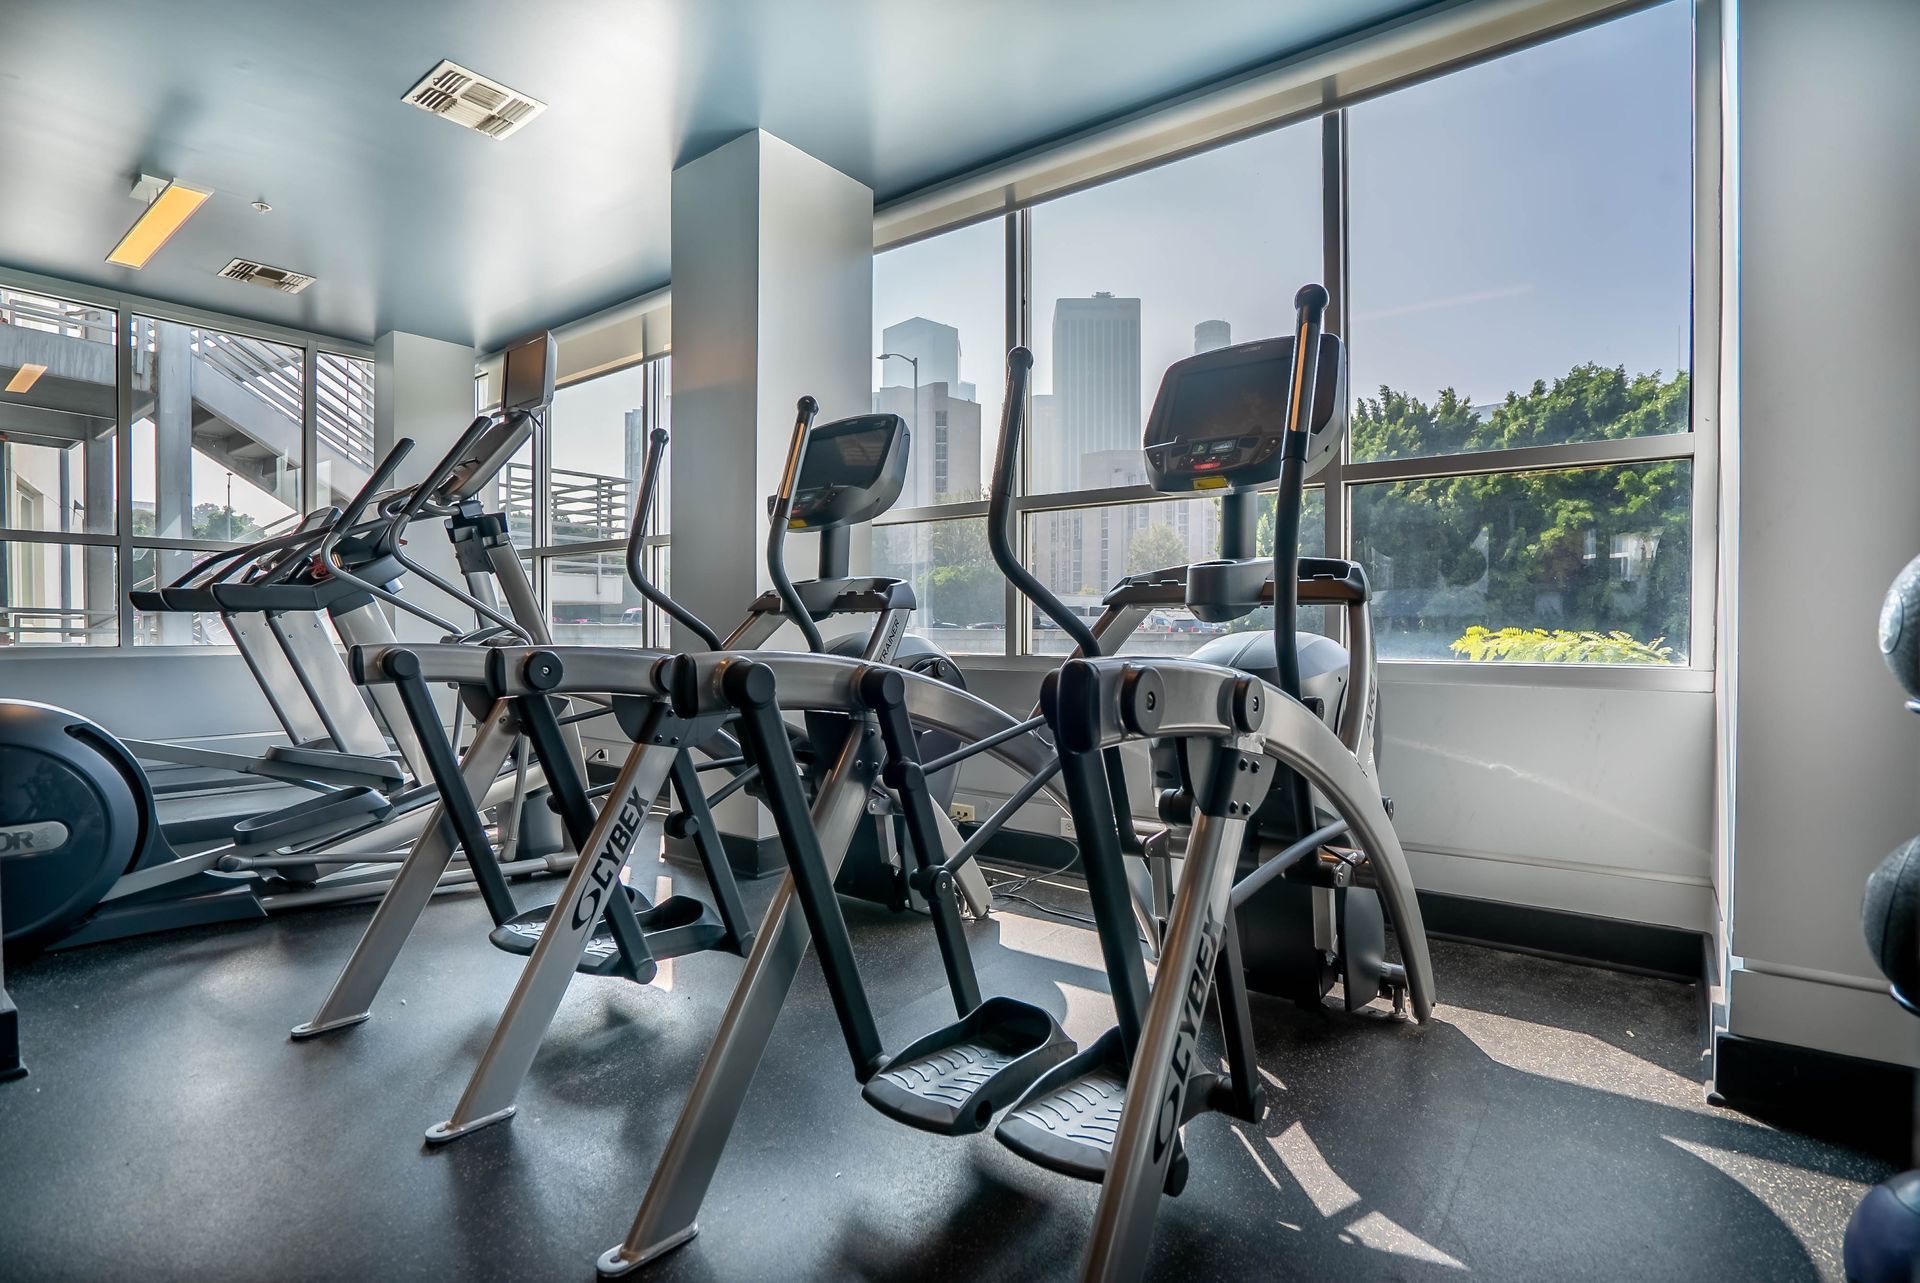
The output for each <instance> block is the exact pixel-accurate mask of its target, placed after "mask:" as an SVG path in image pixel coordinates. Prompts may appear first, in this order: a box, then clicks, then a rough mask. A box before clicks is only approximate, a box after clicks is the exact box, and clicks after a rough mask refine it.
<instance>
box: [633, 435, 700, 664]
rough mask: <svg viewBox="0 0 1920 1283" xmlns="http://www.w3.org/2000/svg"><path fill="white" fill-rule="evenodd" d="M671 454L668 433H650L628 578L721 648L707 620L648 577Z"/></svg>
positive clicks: (636, 504)
mask: <svg viewBox="0 0 1920 1283" xmlns="http://www.w3.org/2000/svg"><path fill="white" fill-rule="evenodd" d="M666 452H667V430H666V429H665V428H655V429H654V430H653V431H652V432H650V433H648V434H647V458H646V462H645V464H644V465H643V466H642V467H641V469H640V495H639V498H637V499H636V500H635V501H634V505H633V522H632V524H631V525H630V527H629V528H628V530H627V578H629V579H631V580H632V581H633V586H634V587H635V588H638V589H639V590H640V595H641V596H642V597H645V598H646V599H647V600H648V601H650V602H652V603H653V604H654V605H655V606H657V607H659V608H660V609H661V610H664V611H666V612H667V614H669V615H671V616H672V617H673V619H674V621H675V622H676V623H679V624H681V625H683V626H684V627H686V628H688V629H690V630H691V631H692V632H693V633H694V634H695V635H696V636H698V637H699V638H700V640H701V641H703V642H705V643H706V644H707V649H708V650H719V649H720V634H718V633H716V632H714V631H713V629H711V628H709V627H707V621H706V620H704V619H702V618H700V616H698V615H696V614H694V613H693V612H692V611H691V610H688V609H687V608H686V607H685V606H683V605H681V604H680V603H679V602H677V601H675V600H674V599H673V598H672V597H671V596H670V595H668V593H667V592H666V590H665V589H663V588H660V587H658V586H657V585H655V584H654V582H653V581H652V580H651V579H648V578H647V566H646V556H645V551H646V538H647V530H648V529H649V526H648V519H649V518H650V517H651V515H652V513H653V497H654V495H655V494H656V493H657V492H658V491H659V488H660V461H661V459H662V458H663V457H664V456H665V455H666Z"/></svg>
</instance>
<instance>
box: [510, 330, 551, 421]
mask: <svg viewBox="0 0 1920 1283" xmlns="http://www.w3.org/2000/svg"><path fill="white" fill-rule="evenodd" d="M505 366H506V368H505V370H504V371H503V373H502V378H501V392H500V407H501V408H502V409H504V410H538V409H541V408H542V407H544V406H545V405H547V403H548V402H550V401H552V400H553V338H552V336H550V335H546V334H542V335H540V336H539V337H537V338H533V339H529V340H527V341H526V342H525V343H522V344H520V345H518V346H517V347H511V348H508V349H507V358H506V363H505Z"/></svg>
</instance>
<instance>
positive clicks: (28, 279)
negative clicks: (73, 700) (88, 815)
mask: <svg viewBox="0 0 1920 1283" xmlns="http://www.w3.org/2000/svg"><path fill="white" fill-rule="evenodd" d="M0 289H9V290H20V291H22V292H26V293H33V294H41V295H45V296H47V297H49V298H55V299H60V300H62V301H65V302H69V303H79V304H83V305H85V306H89V307H99V308H110V309H112V311H113V313H114V367H113V368H114V382H115V386H114V432H115V438H114V453H113V459H114V463H113V468H114V533H112V534H99V533H85V532H81V531H68V532H56V531H35V530H14V529H8V530H4V531H0V538H3V539H5V540H7V541H8V542H14V543H32V544H51V545H54V546H56V547H61V546H64V547H69V548H74V547H91V548H112V549H113V550H114V574H115V580H114V587H115V634H114V643H113V645H111V646H108V645H36V646H9V647H6V648H5V649H4V651H0V654H4V655H6V656H8V657H18V656H20V655H36V656H45V655H63V656H69V657H72V656H76V655H78V656H101V655H115V654H132V653H134V652H135V643H134V633H135V628H134V612H133V611H132V610H131V609H130V608H129V607H128V605H127V593H128V592H129V591H130V588H131V585H130V577H131V575H132V571H133V564H134V553H135V551H136V550H147V549H162V550H184V551H189V552H218V551H221V550H222V549H226V548H231V547H233V546H234V545H233V544H228V543H221V542H219V541H217V540H210V539H176V538H156V537H152V536H142V537H135V535H134V534H133V449H132V436H133V345H132V342H131V337H132V332H133V331H132V326H133V322H134V318H135V317H142V318H148V319H152V320H155V321H169V322H173V323H176V324H180V325H190V326H194V327H196V328H199V329H205V330H217V331H219V332H220V333H223V334H232V335H235V336H236V337H239V338H246V339H254V340H257V341H260V342H267V343H278V344H283V345H285V346H287V347H291V348H295V349H298V350H299V351H300V353H301V358H300V370H301V389H302V403H303V404H302V410H301V426H300V456H301V457H300V494H299V510H300V513H301V514H305V513H308V512H311V511H313V508H314V505H315V504H316V502H317V501H318V490H317V487H318V484H319V481H318V476H317V472H318V470H317V469H316V468H315V466H314V463H315V460H316V458H317V457H318V454H319V446H318V431H319V429H318V424H319V419H318V400H317V398H316V396H315V386H314V384H315V380H316V378H317V377H318V375H317V367H318V363H319V359H320V356H321V354H323V353H324V354H327V355H331V356H338V357H347V358H351V359H354V360H361V361H373V360H374V359H375V357H374V350H373V348H372V347H370V346H368V345H366V344H362V343H353V342H350V341H348V340H346V339H339V338H333V337H330V336H328V335H323V334H316V333H313V332H311V331H307V330H297V329H291V328H289V327H287V326H282V325H274V324H272V323H271V322H267V321H254V320H249V319H247V318H245V317H239V316H229V315H227V314H225V313H221V312H212V311H208V310H206V309H204V308H197V307H189V306H187V305H185V304H180V303H168V302H165V301H163V300H160V299H155V298H149V297H147V296H145V295H142V294H134V293H130V292H128V291H125V290H117V289H109V288H105V287H102V286H96V285H88V284H84V283H82V282H79V281H68V280H61V279H58V278H56V277H51V276H43V275H40V274H39V273H37V272H24V271H19V270H17V269H14V268H9V267H4V266H0ZM138 653H139V654H142V655H166V654H192V655H217V654H233V653H235V651H234V648H233V647H231V646H178V645H147V644H142V645H140V646H139V647H138Z"/></svg>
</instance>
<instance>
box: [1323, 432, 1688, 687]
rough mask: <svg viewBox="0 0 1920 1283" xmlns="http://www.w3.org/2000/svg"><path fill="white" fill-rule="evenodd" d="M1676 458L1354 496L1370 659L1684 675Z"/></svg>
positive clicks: (1684, 581)
mask: <svg viewBox="0 0 1920 1283" xmlns="http://www.w3.org/2000/svg"><path fill="white" fill-rule="evenodd" d="M1692 482H1693V466H1692V462H1691V461H1690V460H1685V459H1680V460H1672V461H1667V462H1661V463H1647V464H1635V465H1630V466H1624V467H1612V468H1582V469H1577V470H1573V471H1565V472H1509V473H1500V474H1496V475H1492V476H1467V477H1446V478H1435V479H1432V480H1425V481H1403V482H1393V483H1385V484H1376V485H1363V486H1355V487H1354V488H1353V490H1352V492H1351V493H1352V497H1353V502H1352V522H1353V544H1354V551H1355V556H1356V557H1357V558H1358V560H1359V561H1360V562H1361V563H1362V564H1364V565H1365V566H1366V568H1367V575H1368V578H1369V579H1370V581H1371V583H1372V585H1373V593H1374V598H1373V619H1374V625H1373V626H1374V633H1375V635H1376V637H1377V638H1378V646H1379V653H1380V656H1381V658H1383V659H1424V660H1481V661H1489V660H1493V661H1499V660H1505V661H1512V662H1533V663H1602V664H1684V663H1686V662H1687V646H1688V640H1689V639H1688V635H1687V633H1688V626H1689V613H1688V612H1689V597H1688V590H1689V581H1690V579H1691V575H1692V545H1693V541H1692V533H1693V520H1692V515H1693V514H1692V507H1691V498H1692Z"/></svg>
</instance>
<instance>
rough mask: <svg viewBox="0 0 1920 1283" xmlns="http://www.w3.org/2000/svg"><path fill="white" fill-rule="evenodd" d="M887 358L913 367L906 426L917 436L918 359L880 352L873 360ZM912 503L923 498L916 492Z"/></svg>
mask: <svg viewBox="0 0 1920 1283" xmlns="http://www.w3.org/2000/svg"><path fill="white" fill-rule="evenodd" d="M888 357H897V358H899V359H900V360H902V361H905V362H906V363H907V364H909V365H911V366H912V367H913V419H912V421H911V422H909V423H908V425H907V426H908V427H909V428H911V429H912V430H913V433H914V435H916V436H918V435H919V433H920V358H919V357H917V356H908V355H907V354H906V353H905V352H882V353H881V354H880V355H879V356H877V357H875V358H874V360H876V361H885V360H886V359H887V358H888ZM913 501H914V502H915V503H920V502H922V501H923V496H921V495H920V494H918V493H917V492H916V493H915V495H914V498H913Z"/></svg>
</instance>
